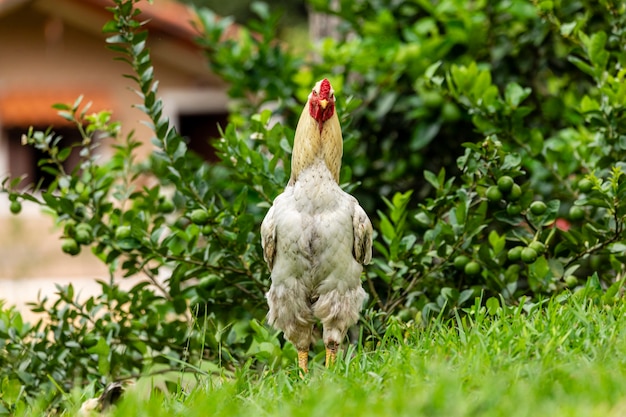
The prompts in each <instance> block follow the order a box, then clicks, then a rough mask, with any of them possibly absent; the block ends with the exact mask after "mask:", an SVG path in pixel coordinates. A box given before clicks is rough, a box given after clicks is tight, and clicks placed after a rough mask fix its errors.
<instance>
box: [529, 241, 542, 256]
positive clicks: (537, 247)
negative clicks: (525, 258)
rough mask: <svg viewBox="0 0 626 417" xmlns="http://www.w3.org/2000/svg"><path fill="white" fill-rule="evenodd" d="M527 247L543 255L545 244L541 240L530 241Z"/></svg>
mask: <svg viewBox="0 0 626 417" xmlns="http://www.w3.org/2000/svg"><path fill="white" fill-rule="evenodd" d="M528 247H529V248H531V249H534V250H535V252H537V255H543V254H544V252H545V251H546V245H544V244H543V242H539V241H538V240H536V241H534V242H530V244H529V245H528Z"/></svg>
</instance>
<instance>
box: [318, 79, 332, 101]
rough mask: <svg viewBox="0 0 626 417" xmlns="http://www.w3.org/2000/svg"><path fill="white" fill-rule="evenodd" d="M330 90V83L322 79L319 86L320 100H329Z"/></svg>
mask: <svg viewBox="0 0 626 417" xmlns="http://www.w3.org/2000/svg"><path fill="white" fill-rule="evenodd" d="M330 89H331V87H330V81H328V79H327V78H324V79H323V80H322V83H321V84H320V98H322V99H326V100H328V99H329V98H330Z"/></svg>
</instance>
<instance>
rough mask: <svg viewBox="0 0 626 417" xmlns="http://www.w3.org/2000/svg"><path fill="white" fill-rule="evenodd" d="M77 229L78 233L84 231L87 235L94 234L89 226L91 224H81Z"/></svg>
mask: <svg viewBox="0 0 626 417" xmlns="http://www.w3.org/2000/svg"><path fill="white" fill-rule="evenodd" d="M75 227H76V231H79V230H84V231H85V232H87V233H91V232H92V229H91V225H89V223H79V224H77V225H76V226H75Z"/></svg>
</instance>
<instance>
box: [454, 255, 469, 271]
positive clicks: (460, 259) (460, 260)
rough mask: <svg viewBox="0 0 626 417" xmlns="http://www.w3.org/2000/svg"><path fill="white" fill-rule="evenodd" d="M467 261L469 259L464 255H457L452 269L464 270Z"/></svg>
mask: <svg viewBox="0 0 626 417" xmlns="http://www.w3.org/2000/svg"><path fill="white" fill-rule="evenodd" d="M469 261H470V258H469V257H467V256H465V255H459V256H457V257H456V258H454V267H455V268H456V269H463V268H465V265H467V263H468V262H469Z"/></svg>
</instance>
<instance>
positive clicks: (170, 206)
mask: <svg viewBox="0 0 626 417" xmlns="http://www.w3.org/2000/svg"><path fill="white" fill-rule="evenodd" d="M174 208H175V207H174V202H173V201H172V200H163V201H161V202H160V203H159V207H158V210H159V211H160V212H161V213H171V212H173V211H174Z"/></svg>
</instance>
